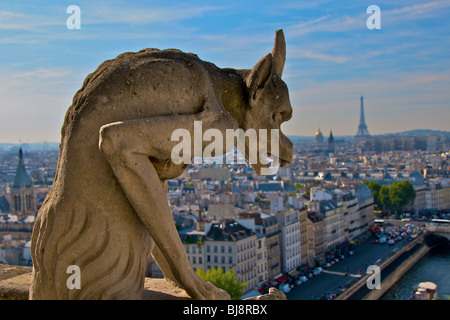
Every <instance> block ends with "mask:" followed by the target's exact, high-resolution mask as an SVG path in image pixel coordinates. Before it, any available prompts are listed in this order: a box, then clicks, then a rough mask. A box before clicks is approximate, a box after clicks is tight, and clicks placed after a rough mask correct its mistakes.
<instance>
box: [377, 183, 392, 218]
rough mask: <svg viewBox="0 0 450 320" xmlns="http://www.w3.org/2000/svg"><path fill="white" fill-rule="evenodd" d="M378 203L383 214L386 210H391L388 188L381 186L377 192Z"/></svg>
mask: <svg viewBox="0 0 450 320" xmlns="http://www.w3.org/2000/svg"><path fill="white" fill-rule="evenodd" d="M378 201H379V203H380V208H381V210H383V213H385V212H386V211H387V210H389V209H391V199H390V196H389V187H388V186H387V185H385V184H383V185H382V186H381V187H380V190H379V192H378Z"/></svg>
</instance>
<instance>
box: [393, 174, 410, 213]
mask: <svg viewBox="0 0 450 320" xmlns="http://www.w3.org/2000/svg"><path fill="white" fill-rule="evenodd" d="M389 198H390V201H391V208H392V210H396V211H397V212H398V211H400V210H402V209H403V208H404V207H405V206H406V205H408V204H410V203H412V202H413V201H414V199H415V198H416V192H415V191H414V187H413V186H412V184H411V183H410V182H409V181H407V180H404V181H394V182H393V183H392V185H391V187H390V188H389Z"/></svg>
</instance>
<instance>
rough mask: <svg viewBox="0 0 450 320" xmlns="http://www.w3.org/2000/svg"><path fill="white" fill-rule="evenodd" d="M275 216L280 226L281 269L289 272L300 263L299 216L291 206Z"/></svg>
mask: <svg viewBox="0 0 450 320" xmlns="http://www.w3.org/2000/svg"><path fill="white" fill-rule="evenodd" d="M275 216H276V218H277V220H278V223H279V225H280V228H281V271H282V272H290V271H292V270H295V268H297V267H298V266H299V265H301V244H300V217H299V214H298V210H297V209H292V208H290V209H288V210H285V211H282V212H278V213H276V214H275Z"/></svg>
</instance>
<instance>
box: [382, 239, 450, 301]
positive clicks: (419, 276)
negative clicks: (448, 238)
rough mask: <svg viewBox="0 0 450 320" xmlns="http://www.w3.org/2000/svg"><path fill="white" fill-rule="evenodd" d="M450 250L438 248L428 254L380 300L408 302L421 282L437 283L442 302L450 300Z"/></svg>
mask: <svg viewBox="0 0 450 320" xmlns="http://www.w3.org/2000/svg"><path fill="white" fill-rule="evenodd" d="M449 273H450V248H449V247H438V248H434V249H432V250H431V251H430V252H428V253H427V254H426V255H425V256H424V257H423V258H422V260H420V261H419V262H418V263H417V264H416V265H415V266H413V267H412V268H411V269H410V270H409V271H408V272H407V273H406V274H405V275H404V276H403V277H402V278H401V279H400V280H399V281H397V283H396V284H395V285H393V286H392V288H391V289H390V290H389V291H387V292H386V293H385V294H384V295H383V297H381V299H380V300H408V299H409V297H410V296H411V293H412V290H413V289H414V287H415V286H416V285H418V284H419V283H420V282H424V281H431V282H434V283H436V285H437V290H438V296H439V298H440V299H441V300H448V299H450V274H449Z"/></svg>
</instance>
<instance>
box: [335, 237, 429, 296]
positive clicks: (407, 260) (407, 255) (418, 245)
mask: <svg viewBox="0 0 450 320" xmlns="http://www.w3.org/2000/svg"><path fill="white" fill-rule="evenodd" d="M429 250H430V247H428V246H427V245H426V244H425V242H424V235H423V234H422V235H420V236H418V237H417V238H416V239H414V240H413V241H411V242H410V243H409V244H408V245H406V246H405V247H403V248H402V249H400V250H399V251H397V252H396V253H394V254H393V255H392V256H391V257H389V258H388V259H386V260H385V261H383V262H382V263H381V264H380V265H379V268H380V270H381V272H380V276H381V284H380V289H369V288H368V287H367V280H368V279H369V277H370V276H371V274H366V275H364V276H363V277H361V279H360V280H359V281H358V282H356V283H355V284H354V285H353V286H351V287H350V288H349V289H347V290H346V291H344V292H343V293H342V294H340V295H339V296H338V297H337V298H336V300H378V299H379V298H381V297H382V296H383V294H385V293H386V291H388V290H389V289H390V288H391V287H392V286H393V285H394V284H395V283H396V282H397V281H398V280H399V279H400V278H401V277H402V276H403V275H404V274H405V273H406V272H408V270H409V269H411V267H412V266H413V265H415V264H416V263H417V262H418V261H419V260H420V259H422V258H423V256H424V255H425V254H426V253H427V252H428V251H429Z"/></svg>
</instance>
